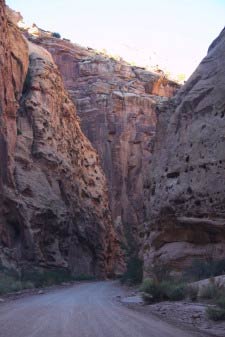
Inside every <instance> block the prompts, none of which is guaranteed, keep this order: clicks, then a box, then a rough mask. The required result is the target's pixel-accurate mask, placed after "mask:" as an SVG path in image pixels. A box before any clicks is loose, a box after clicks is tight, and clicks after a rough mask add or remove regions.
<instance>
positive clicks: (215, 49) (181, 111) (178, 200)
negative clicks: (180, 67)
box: [143, 30, 225, 269]
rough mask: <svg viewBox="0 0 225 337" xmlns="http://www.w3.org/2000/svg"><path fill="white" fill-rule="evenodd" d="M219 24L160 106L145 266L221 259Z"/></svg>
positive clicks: (223, 161) (224, 78)
mask: <svg viewBox="0 0 225 337" xmlns="http://www.w3.org/2000/svg"><path fill="white" fill-rule="evenodd" d="M224 52H225V30H223V31H222V33H221V34H220V36H219V37H218V38H217V39H216V40H215V41H214V42H213V44H212V45H211V47H210V49H209V51H208V55H207V56H206V57H205V58H204V59H203V61H202V62H201V63H200V65H199V67H198V68H197V70H196V71H195V72H194V74H193V75H192V76H191V77H190V79H189V80H188V82H187V83H186V84H185V85H184V86H183V88H182V89H181V90H180V91H179V93H178V94H177V96H176V97H175V98H174V99H172V100H171V101H170V103H169V104H165V105H162V106H161V107H160V108H159V114H158V125H157V132H156V134H157V136H156V140H155V144H154V155H153V158H152V164H151V166H150V171H149V172H150V175H149V185H150V192H151V193H149V202H148V205H147V209H148V211H149V215H148V217H149V219H150V221H149V223H148V226H146V237H145V245H144V248H143V253H144V259H145V266H146V269H147V268H148V267H149V266H150V265H151V264H152V263H155V264H157V263H163V264H166V265H171V266H172V267H173V268H176V269H182V268H184V267H185V266H187V265H189V264H190V263H191V262H192V260H193V259H195V258H198V259H199V258H200V259H206V258H208V259H211V258H213V259H222V258H224V257H225V205H224V195H225V194H224V191H225V179H224V168H225V154H224V146H225V138H224V127H225V98H224V97H225V73H224V69H225V60H224Z"/></svg>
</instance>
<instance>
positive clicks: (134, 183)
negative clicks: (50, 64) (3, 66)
mask: <svg viewBox="0 0 225 337" xmlns="http://www.w3.org/2000/svg"><path fill="white" fill-rule="evenodd" d="M34 42H35V43H37V44H40V45H42V46H44V47H45V48H46V49H48V51H49V52H50V53H51V54H52V56H53V58H54V60H55V62H56V64H57V65H58V67H59V69H60V72H61V74H62V76H63V79H64V83H65V86H66V88H67V89H68V90H69V93H70V95H71V97H72V99H73V101H74V103H75V104H76V107H77V113H78V115H79V117H80V119H81V128H82V130H83V131H84V133H85V134H86V136H87V137H88V138H89V140H90V141H91V143H92V144H93V146H94V147H95V149H96V150H97V151H98V153H99V155H100V159H101V164H102V167H103V169H104V172H105V174H106V177H107V180H108V186H109V192H110V204H111V209H112V214H113V219H114V222H115V224H116V227H117V231H118V233H119V235H120V239H121V241H123V243H124V244H125V245H126V246H127V247H128V246H130V251H132V252H135V251H136V249H137V246H138V241H139V239H138V236H139V232H140V231H141V225H142V224H143V222H144V221H145V218H146V209H145V197H146V191H147V190H148V184H147V182H146V176H147V173H148V171H149V170H150V168H149V164H150V161H151V150H152V140H153V138H154V136H155V124H156V116H155V106H156V103H157V102H159V101H162V100H164V97H163V96H165V97H170V96H173V95H174V93H175V92H176V91H177V89H178V85H177V84H176V83H174V82H172V81H169V80H168V79H166V78H165V76H164V75H162V74H157V73H152V72H149V71H146V70H144V69H142V68H138V67H131V66H130V65H128V64H127V63H126V62H124V61H122V60H119V61H118V60H115V59H114V58H113V57H111V58H110V57H107V56H105V55H103V54H101V53H97V52H95V51H93V50H91V49H90V48H88V49H86V48H82V47H80V46H78V45H76V44H72V43H70V42H68V41H63V40H59V39H54V38H39V39H34Z"/></svg>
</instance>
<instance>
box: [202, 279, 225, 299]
mask: <svg viewBox="0 0 225 337" xmlns="http://www.w3.org/2000/svg"><path fill="white" fill-rule="evenodd" d="M219 293H220V288H219V287H218V286H217V285H216V284H214V283H210V284H208V285H207V286H205V287H202V289H200V292H199V297H200V298H202V299H206V300H211V299H216V298H217V297H218V295H219Z"/></svg>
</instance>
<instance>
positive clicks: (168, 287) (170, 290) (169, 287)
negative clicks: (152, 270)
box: [161, 281, 186, 301]
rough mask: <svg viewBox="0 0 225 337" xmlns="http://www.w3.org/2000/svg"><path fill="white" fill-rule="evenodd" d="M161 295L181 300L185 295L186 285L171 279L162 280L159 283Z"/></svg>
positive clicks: (169, 298) (173, 299) (172, 299)
mask: <svg viewBox="0 0 225 337" xmlns="http://www.w3.org/2000/svg"><path fill="white" fill-rule="evenodd" d="M161 289H162V293H163V297H164V298H165V299H168V300H170V301H181V300H183V299H184V298H185V296H186V285H185V284H184V283H177V282H173V281H164V282H162V283H161Z"/></svg>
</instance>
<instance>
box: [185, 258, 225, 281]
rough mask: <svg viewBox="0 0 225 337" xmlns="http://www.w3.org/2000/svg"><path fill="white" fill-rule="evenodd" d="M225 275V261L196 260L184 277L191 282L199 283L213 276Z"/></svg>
mask: <svg viewBox="0 0 225 337" xmlns="http://www.w3.org/2000/svg"><path fill="white" fill-rule="evenodd" d="M223 274H225V259H222V260H208V261H202V260H194V261H193V262H192V264H191V266H190V267H188V268H187V269H186V270H185V271H184V273H183V277H184V279H186V280H190V281H199V280H203V279H205V278H210V277H213V276H219V275H223Z"/></svg>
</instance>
